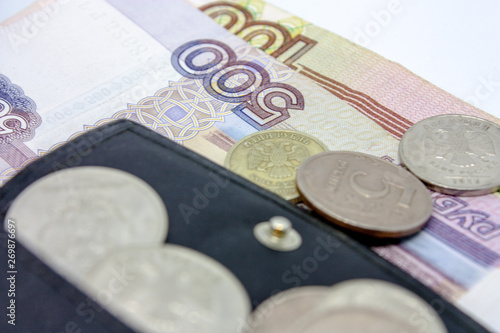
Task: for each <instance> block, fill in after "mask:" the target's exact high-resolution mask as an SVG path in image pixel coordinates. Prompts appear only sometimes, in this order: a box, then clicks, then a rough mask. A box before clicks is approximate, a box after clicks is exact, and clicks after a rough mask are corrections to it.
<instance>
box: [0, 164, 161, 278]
mask: <svg viewBox="0 0 500 333" xmlns="http://www.w3.org/2000/svg"><path fill="white" fill-rule="evenodd" d="M6 217H7V218H9V219H13V220H14V221H15V222H16V225H17V229H16V232H17V237H18V240H19V241H20V242H21V243H22V244H23V245H24V246H26V247H27V248H28V249H29V250H30V251H31V252H32V253H34V254H35V255H37V256H38V257H39V258H40V259H42V260H43V261H45V262H46V263H47V264H49V265H50V266H51V267H52V268H53V269H54V270H56V271H57V272H58V273H59V274H61V275H63V276H65V277H66V278H68V279H69V280H71V281H72V282H75V283H76V282H78V280H79V279H80V277H81V276H82V275H84V274H85V273H86V272H87V271H88V270H89V269H90V268H91V267H92V266H93V265H94V264H95V263H96V262H98V261H99V260H100V259H101V258H102V257H104V256H105V255H107V254H108V253H110V252H111V251H113V250H115V249H118V248H123V247H127V246H131V245H149V244H160V243H163V242H164V241H165V238H166V235H167V229H168V218H167V211H166V208H165V205H164V204H163V201H162V199H161V198H160V196H159V195H158V194H157V193H156V191H155V190H154V189H153V188H152V187H151V186H149V185H148V184H147V183H146V182H144V181H143V180H141V179H139V178H138V177H136V176H134V175H132V174H130V173H127V172H124V171H121V170H117V169H112V168H105V167H96V166H89V167H78V168H70V169H65V170H61V171H58V172H55V173H51V174H49V175H47V176H45V177H43V178H41V179H39V180H37V181H36V182H34V183H33V184H31V185H30V186H28V187H27V188H26V189H25V190H24V191H22V192H21V193H20V194H19V195H18V196H17V198H16V199H15V200H14V202H13V203H12V205H11V207H10V208H9V210H8V212H7V215H6Z"/></svg>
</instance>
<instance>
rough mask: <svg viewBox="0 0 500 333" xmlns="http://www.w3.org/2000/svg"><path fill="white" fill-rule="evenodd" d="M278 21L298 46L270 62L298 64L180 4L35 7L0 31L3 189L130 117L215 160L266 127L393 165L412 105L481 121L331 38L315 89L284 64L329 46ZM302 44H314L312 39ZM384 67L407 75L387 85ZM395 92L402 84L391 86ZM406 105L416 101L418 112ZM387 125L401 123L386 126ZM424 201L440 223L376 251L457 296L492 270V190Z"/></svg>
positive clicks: (313, 70) (495, 254)
mask: <svg viewBox="0 0 500 333" xmlns="http://www.w3.org/2000/svg"><path fill="white" fill-rule="evenodd" d="M247 3H249V2H247ZM276 11H278V10H277V9H276ZM278 12H279V11H278ZM280 13H281V12H280ZM245 15H246V14H245ZM283 15H285V14H283ZM245 17H248V15H246V16H245ZM252 17H254V16H252ZM282 18H283V17H279V18H278V19H279V20H281V21H283V22H288V21H290V22H292V23H293V24H295V26H294V25H291V27H292V29H291V30H293V31H294V33H293V34H292V35H291V36H293V37H290V38H291V39H294V40H295V41H296V42H294V43H292V44H290V45H288V47H287V48H282V49H281V51H280V52H282V53H281V54H280V56H281V58H279V57H278V60H284V62H285V63H286V64H287V65H291V66H292V67H295V68H290V67H287V66H284V65H283V64H282V63H281V62H280V61H278V60H276V59H274V58H272V57H270V56H267V55H265V54H264V53H263V52H261V51H259V50H256V49H255V48H253V47H250V46H249V45H248V44H247V43H245V42H244V41H243V40H241V39H240V38H238V37H235V36H233V35H232V34H231V33H229V32H228V31H226V30H224V29H222V28H220V27H219V26H217V25H216V24H215V23H214V22H212V21H211V20H210V19H208V17H206V16H204V15H203V14H202V13H201V12H199V11H197V10H196V9H194V8H193V7H190V6H189V5H187V4H186V3H184V2H182V1H177V0H175V1H173V0H171V1H164V2H162V1H151V0H149V1H141V2H133V1H117V0H116V1H115V0H113V1H108V2H104V1H88V0H87V1H85V0H81V1H72V2H68V3H66V2H62V1H44V2H40V3H37V4H35V5H34V6H32V7H30V8H29V9H27V10H26V11H24V12H22V13H20V14H19V15H17V16H15V17H13V18H11V19H9V20H7V21H5V22H3V23H2V25H1V28H0V45H2V47H1V48H0V57H1V58H2V59H3V62H2V65H1V67H0V73H1V74H2V76H1V77H0V102H1V103H2V104H1V106H0V107H1V109H0V137H1V141H0V172H1V174H0V177H2V178H1V179H2V180H3V181H6V180H8V179H9V178H11V177H12V176H13V175H14V174H15V173H16V172H18V171H19V170H20V169H21V168H23V167H24V166H25V165H26V164H27V163H29V162H30V161H32V160H34V159H36V158H37V157H39V156H41V155H43V154H45V153H46V152H48V151H50V150H52V149H54V148H55V147H58V146H59V145H61V144H63V143H65V142H66V141H67V140H69V139H71V138H72V137H75V136H76V135H79V134H80V133H82V132H83V131H85V130H88V129H91V128H94V127H96V126H98V125H100V124H104V123H106V122H109V121H112V120H114V119H118V118H128V119H132V120H135V121H137V122H139V123H141V124H143V125H145V126H148V127H150V128H152V129H154V130H156V131H157V132H159V133H161V134H163V135H165V136H167V137H168V138H170V139H172V140H174V141H176V142H178V143H180V144H183V145H185V146H186V147H188V148H191V149H193V150H195V151H197V152H199V153H201V154H202V155H205V156H207V157H208V158H210V159H212V160H214V161H216V162H219V163H221V162H222V161H223V159H224V157H225V154H226V152H227V150H229V148H230V147H231V145H232V144H233V143H234V142H235V141H237V140H238V139H240V138H242V137H243V136H245V135H247V134H250V133H252V132H255V131H257V130H262V129H267V128H282V129H297V130H300V131H305V132H307V133H309V134H311V135H314V136H316V137H318V138H319V139H320V140H322V141H323V142H324V143H325V144H326V145H327V146H328V147H329V148H330V149H332V150H355V151H360V152H365V153H369V154H372V155H376V156H379V157H385V158H387V159H389V160H393V161H394V162H395V163H398V159H397V154H396V152H397V144H398V137H399V136H400V135H401V134H402V133H403V132H404V130H405V129H406V128H407V127H408V126H410V125H411V123H412V122H415V121H417V120H419V118H418V117H417V118H411V117H415V115H414V113H416V114H418V112H414V111H415V110H416V109H418V110H423V111H421V112H422V113H421V114H420V117H422V118H423V117H426V116H428V115H430V114H432V112H442V113H444V112H454V113H469V114H478V115H482V113H481V112H480V111H479V110H477V109H471V107H470V106H467V105H466V104H465V103H463V102H460V101H458V100H456V99H454V98H453V97H452V96H449V95H447V94H445V93H444V92H442V91H440V90H438V89H437V88H435V87H432V86H429V85H428V84H426V83H425V81H422V80H421V79H418V78H417V77H415V76H413V75H412V74H411V73H409V72H407V71H405V70H404V69H403V68H401V67H398V66H397V65H395V64H393V63H390V62H387V61H385V62H384V61H383V58H380V57H377V56H376V55H374V54H373V53H371V52H369V51H366V50H364V49H360V48H359V47H357V46H356V45H354V44H352V43H348V42H347V43H346V42H345V41H342V40H341V39H337V41H336V42H335V41H332V42H331V43H332V45H333V48H334V51H332V52H335V53H333V54H334V55H342V57H343V58H342V59H344V60H345V62H346V63H344V64H343V63H342V62H341V61H340V62H338V63H337V62H336V61H337V60H335V61H333V62H332V63H331V64H329V65H328V68H329V67H331V68H334V69H335V70H336V71H337V72H338V73H339V77H340V78H338V79H336V80H334V81H336V82H338V84H337V83H331V81H330V80H329V79H328V80H326V83H327V84H322V86H323V88H321V87H318V86H317V85H316V84H315V83H314V82H320V81H321V80H319V78H328V76H325V75H326V74H325V73H327V71H326V70H325V69H323V68H319V67H315V66H313V65H308V66H306V69H307V70H306V69H303V70H301V73H302V74H300V73H299V74H297V73H296V71H294V69H297V68H298V64H297V62H296V61H295V60H299V62H300V61H301V59H305V58H304V57H306V56H308V55H312V54H313V53H311V52H313V51H314V52H316V50H320V47H321V45H322V44H321V43H320V42H318V40H322V36H323V35H326V37H329V38H333V37H332V36H330V35H329V33H327V32H325V31H319V30H316V33H317V36H316V35H314V36H313V35H311V36H309V37H308V36H306V33H307V31H308V30H307V29H305V28H306V27H304V26H303V25H304V24H303V21H300V20H299V19H298V18H294V17H290V19H289V20H288V21H287V20H282ZM294 22H295V23H294ZM255 25H256V26H257V23H256V24H255ZM294 27H296V28H297V29H295V28H294ZM307 27H309V26H307ZM311 29H312V28H311ZM278 30H279V29H278ZM256 31H257V32H259V29H256ZM266 31H267V30H266ZM281 31H284V29H281ZM297 32H298V33H297ZM254 34H256V35H258V33H254ZM257 37H258V36H256V37H255V38H257ZM313 37H314V38H316V40H317V41H316V43H313V42H310V41H309V40H310V39H313ZM320 37H321V38H320ZM326 37H325V38H326ZM307 38H309V39H307ZM251 41H253V39H252V40H251ZM312 44H314V45H313V46H311V45H312ZM329 44H330V42H329ZM344 44H345V45H344ZM304 45H305V46H304ZM275 47H276V48H277V49H279V47H277V46H275ZM315 48H316V50H315ZM330 51H331V50H323V51H321V52H320V53H319V54H316V55H315V57H321V56H322V55H323V57H322V58H316V59H323V58H324V59H325V63H327V64H328V63H330V61H331V60H328V59H330V58H329V57H327V56H326V55H328V54H329V53H330ZM268 52H269V51H268ZM273 55H276V54H273ZM372 56H373V57H374V59H375V60H373V59H372V58H371V57H372ZM290 59H292V60H294V61H289V60H290ZM316 62H317V61H316ZM391 65H393V66H396V67H397V69H398V70H399V71H401V72H402V73H403V74H404V75H406V77H403V78H398V79H396V78H397V75H396V74H394V71H395V69H394V68H393V67H391ZM316 66H317V65H316ZM325 66H326V65H325ZM358 67H359V68H358ZM349 73H351V74H349ZM353 73H354V74H353ZM351 75H352V76H351ZM378 75H380V78H377V76H378ZM398 75H399V74H398ZM308 77H309V78H308ZM342 77H345V79H342ZM311 78H312V79H311ZM377 80H380V81H377ZM358 81H359V82H358ZM380 82H385V83H384V84H381V83H380ZM320 83H321V82H320ZM400 85H403V86H404V87H406V89H403V90H401V91H399V90H394V89H400V88H398V87H399V86H400ZM415 87H417V88H418V89H417V88H415ZM415 89H416V91H415ZM436 89H437V90H436ZM394 91H396V93H395V94H394ZM426 91H431V92H429V93H428V94H426V93H425V92H426ZM436 91H438V92H437V93H436ZM386 92H387V93H388V94H389V96H387V95H386V94H385V93H386ZM397 92H399V94H398V93H397ZM403 93H404V94H403ZM415 94H416V95H415ZM398 100H399V102H398ZM415 103H416V104H417V105H420V104H422V105H421V107H420V108H416V106H415V105H414V104H415ZM400 104H401V105H403V106H401V105H400ZM405 105H406V106H408V107H411V108H410V109H409V110H410V112H409V114H410V115H411V117H410V116H407V117H406V116H404V113H403V111H405V110H407V109H406V108H405V107H404V106H405ZM434 106H435V108H433V107H434ZM448 106H449V107H448ZM415 108H416V109H415ZM374 110H376V111H374ZM436 110H437V111H436ZM405 112H406V111H405ZM489 118H490V119H491V117H489ZM404 119H406V121H403V120H404ZM388 124H389V125H388ZM393 124H397V125H398V126H399V127H400V128H399V129H398V130H394V129H392V130H391V128H393V127H394V125H393ZM405 124H406V125H405ZM82 149H85V147H82ZM434 198H435V202H436V207H438V206H439V202H442V206H443V207H444V208H446V209H445V213H446V212H447V213H449V214H448V215H446V214H445V215H446V216H445V215H442V216H445V217H442V216H441V215H439V211H438V209H437V208H436V210H435V213H434V215H433V220H431V223H430V224H429V227H428V228H426V230H424V232H422V233H421V234H419V235H418V237H415V238H412V239H411V240H410V241H407V242H405V243H404V244H407V246H406V247H404V245H402V246H396V247H394V248H392V247H384V248H380V249H375V250H376V251H377V252H378V253H379V254H381V255H382V256H384V257H386V258H387V259H389V260H391V261H392V262H394V263H396V264H399V265H400V266H401V267H403V269H405V270H407V271H408V272H409V273H410V274H412V275H414V276H416V277H417V278H419V279H420V280H421V281H423V282H424V283H426V284H427V285H429V286H431V287H432V288H434V289H435V290H437V291H438V292H440V293H441V294H443V295H445V296H446V297H448V298H449V299H451V300H455V299H457V298H458V297H460V295H462V294H463V292H464V291H465V290H467V289H468V288H469V287H470V286H471V285H475V284H476V283H477V282H478V281H479V280H481V278H482V277H483V276H485V275H486V274H487V273H488V272H490V271H491V270H492V269H493V267H497V266H498V265H499V258H500V254H499V253H500V249H499V246H498V244H499V241H498V239H499V237H497V236H498V230H499V228H500V226H499V225H500V223H499V221H498V217H499V216H500V212H499V211H498V210H499V209H500V203H499V202H498V200H495V198H496V197H495V196H494V195H490V196H485V197H481V198H478V199H477V200H476V201H474V200H472V201H470V200H469V199H457V198H450V197H443V198H442V199H440V198H441V197H440V196H439V195H435V197H434ZM438 200H441V201H438ZM454 200H455V201H454ZM448 202H450V203H448ZM451 207H455V208H457V210H455V211H453V210H451ZM471 212H474V213H473V214H472V215H471ZM464 215H465V217H464ZM432 226H434V227H433V228H434V229H432V228H431V227H432ZM451 231H454V233H451ZM449 235H453V237H451V236H450V237H448V238H446V237H447V236H449ZM421 239H423V241H422V240H421ZM429 239H430V240H431V241H429ZM419 241H420V242H424V245H425V244H431V243H432V242H434V243H435V244H437V246H441V247H442V248H444V249H445V250H446V251H448V252H446V253H447V254H448V255H447V256H446V257H444V258H445V260H446V262H447V263H448V260H451V261H450V262H449V265H448V266H447V267H449V268H450V270H449V271H446V270H444V269H443V268H441V267H440V265H442V262H440V261H439V259H441V254H440V255H437V254H436V252H435V251H436V249H435V248H432V250H429V251H427V253H422V252H425V251H422V246H421V245H420V244H419V243H418V242H419ZM457 244H458V245H460V246H457ZM424 249H425V247H424ZM419 251H420V252H419ZM426 255H427V256H426ZM477 257H484V259H483V261H477ZM469 262H470V263H472V264H473V265H472V268H471V267H468V268H467V270H464V271H466V273H467V274H465V273H464V272H462V271H458V273H457V272H456V271H454V270H453V269H455V270H456V268H457V267H461V265H463V264H464V263H469ZM463 267H467V266H463ZM469 272H472V274H469ZM454 274H455V275H454Z"/></svg>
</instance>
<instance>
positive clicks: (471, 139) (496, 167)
mask: <svg viewBox="0 0 500 333" xmlns="http://www.w3.org/2000/svg"><path fill="white" fill-rule="evenodd" d="M499 152H500V126H498V125H496V124H494V123H492V122H490V121H488V120H485V119H482V118H478V117H474V116H466V115H459V114H449V115H439V116H434V117H430V118H427V119H424V120H422V121H419V122H418V123H416V124H415V125H413V126H412V127H410V129H409V130H408V131H407V132H406V133H405V134H404V135H403V137H402V138H401V142H400V143H399V158H400V160H401V163H402V164H403V165H405V167H406V168H408V170H410V171H411V172H412V173H413V174H415V175H416V176H417V177H418V178H420V179H421V180H422V181H423V182H425V183H426V184H428V186H429V187H430V188H431V189H433V190H435V191H439V192H442V193H446V194H450V195H463V196H473V195H483V194H487V193H491V192H494V191H497V190H498V189H499V188H500V153H499Z"/></svg>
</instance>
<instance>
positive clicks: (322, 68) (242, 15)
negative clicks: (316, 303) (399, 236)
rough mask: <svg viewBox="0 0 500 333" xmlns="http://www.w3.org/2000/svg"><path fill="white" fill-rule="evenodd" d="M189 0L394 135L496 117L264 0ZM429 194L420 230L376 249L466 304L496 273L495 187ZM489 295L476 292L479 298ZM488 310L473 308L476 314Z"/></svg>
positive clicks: (499, 228) (499, 247)
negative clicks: (426, 124) (478, 192)
mask: <svg viewBox="0 0 500 333" xmlns="http://www.w3.org/2000/svg"><path fill="white" fill-rule="evenodd" d="M188 1H189V2H190V3H191V4H193V5H194V6H197V7H198V8H199V9H200V10H201V11H203V12H204V13H205V14H207V15H209V16H210V17H212V18H213V19H214V20H215V21H216V22H217V23H218V24H220V25H221V26H224V27H225V28H227V29H228V30H229V31H231V32H232V33H234V34H236V35H237V36H239V37H241V38H243V39H245V40H247V41H248V42H249V44H251V45H253V46H256V47H259V48H261V49H263V50H265V51H266V53H268V54H270V55H272V56H274V57H276V58H277V59H279V60H281V61H282V62H284V63H285V64H287V65H289V66H290V67H291V68H293V69H294V70H296V71H297V72H299V73H302V74H304V75H306V76H308V77H309V78H311V79H313V80H314V81H315V82H316V83H317V84H319V85H320V86H322V87H324V88H325V89H327V90H328V91H329V92H330V93H331V94H333V95H335V96H337V97H339V98H340V99H342V100H344V101H346V102H347V103H349V104H350V105H352V106H353V107H354V108H356V109H357V110H358V111H360V112H361V113H363V114H365V115H366V116H367V117H369V118H370V119H372V120H374V121H375V122H377V123H378V124H379V125H380V126H382V127H383V128H384V129H385V130H386V131H387V132H388V133H390V134H391V135H392V136H393V137H395V138H397V139H400V138H401V136H402V135H403V134H404V132H405V131H406V130H407V129H408V128H409V127H410V126H411V125H413V124H414V123H415V122H417V121H419V120H422V119H425V118H427V117H429V116H433V115H438V114H445V113H458V114H470V115H475V116H479V117H482V118H486V119H488V120H490V121H493V122H495V123H500V121H499V119H497V118H496V117H493V116H491V115H490V114H487V113H485V112H483V111H481V110H479V109H477V108H475V107H473V106H471V105H469V104H467V103H465V102H463V101H461V100H459V99H457V98H455V97H454V96H452V95H450V94H448V93H447V92H445V91H443V90H441V89H440V88H438V87H436V86H434V85H432V84H430V83H429V82H427V81H425V80H424V79H422V78H420V77H418V76H416V75H415V74H413V73H411V72H410V71H408V70H407V69H405V68H404V67H403V66H401V65H399V64H397V63H394V62H391V61H389V60H387V59H385V58H383V57H381V56H379V55H377V54H375V53H373V52H371V51H369V50H367V49H365V48H363V47H361V46H359V45H356V44H354V43H352V42H350V41H348V40H346V39H344V38H342V37H341V36H338V35H336V34H334V33H332V32H329V31H326V30H324V29H321V28H319V27H316V26H314V24H311V23H309V22H306V21H304V20H302V19H301V18H299V17H297V16H294V15H292V14H289V13H287V12H286V11H285V10H282V9H280V8H277V7H275V6H273V5H270V4H267V3H266V2H264V1H262V0H245V1H210V0H188ZM395 162H396V163H397V161H395ZM432 197H433V200H434V212H433V215H432V218H431V219H430V221H429V223H428V225H427V227H426V228H425V229H424V231H423V232H421V233H420V234H418V235H417V236H415V237H413V238H411V239H409V240H407V241H404V242H402V244H401V245H394V246H383V247H376V248H374V251H375V252H377V253H378V254H380V255H381V256H383V257H384V258H386V259H388V260H389V261H391V262H393V263H395V264H396V265H398V266H400V267H401V268H403V269H404V270H406V271H407V272H408V273H410V274H411V275H413V276H415V277H416V278H417V279H419V280H420V281H422V282H423V283H425V284H426V285H428V286H430V287H431V288H433V289H434V290H435V291H437V292H438V293H440V294H441V295H443V296H445V297H446V298H448V299H449V300H451V301H454V302H457V304H458V305H459V306H463V307H465V308H467V310H470V309H471V308H473V306H468V304H469V303H470V304H472V302H473V301H469V302H468V300H472V299H474V302H478V297H471V296H470V295H468V293H467V291H468V290H469V289H471V290H473V291H474V290H476V289H478V285H481V283H482V281H490V280H491V278H490V275H493V276H498V268H499V266H500V256H499V255H500V209H499V208H500V206H499V205H500V202H499V199H498V193H496V196H495V195H487V196H482V197H477V198H455V197H451V196H447V195H442V194H438V193H434V194H433V195H432ZM497 280H498V279H497ZM489 283H490V284H491V281H490V282H489ZM473 287H474V289H472V288H473ZM475 294H477V292H475ZM487 295H488V293H485V292H482V293H481V297H482V298H485V297H488V296H487ZM483 301H484V302H485V303H492V302H488V300H486V299H484V300H483ZM481 313H482V314H483V316H482V315H481ZM487 313H488V311H474V314H475V315H476V317H479V319H482V318H481V317H485V316H484V314H487ZM489 313H491V311H490V312H489ZM497 314H498V313H497ZM493 317H494V316H491V315H489V317H488V318H493ZM487 321H488V320H487ZM489 322H491V320H489Z"/></svg>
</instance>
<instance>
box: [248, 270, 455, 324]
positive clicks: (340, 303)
mask: <svg viewBox="0 0 500 333" xmlns="http://www.w3.org/2000/svg"><path fill="white" fill-rule="evenodd" d="M246 329H247V332H248V333H272V332H273V333H274V332H287V333H306V332H307V333H323V332H349V333H399V332H407V333H424V332H425V333H446V332H447V330H446V328H445V326H444V324H443V322H442V320H441V319H440V317H439V315H438V314H437V313H436V311H435V310H434V309H433V308H432V307H431V306H430V305H429V304H427V303H426V302H425V301H423V300H422V299H421V298H420V297H418V296H417V295H415V294H414V293H412V292H410V291H409V290H407V289H405V288H402V287H400V286H398V285H395V284H393V283H389V282H385V281H381V280H372V279H359V280H349V281H346V282H341V283H339V284H336V285H334V286H332V287H325V286H306V287H297V288H292V289H289V290H286V291H283V292H281V293H278V294H276V295H274V296H272V297H270V298H269V299H267V300H266V301H264V302H263V303H261V304H260V305H259V306H258V307H257V308H256V309H255V311H254V312H253V313H252V315H251V316H250V319H249V322H248V324H247V327H246Z"/></svg>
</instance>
